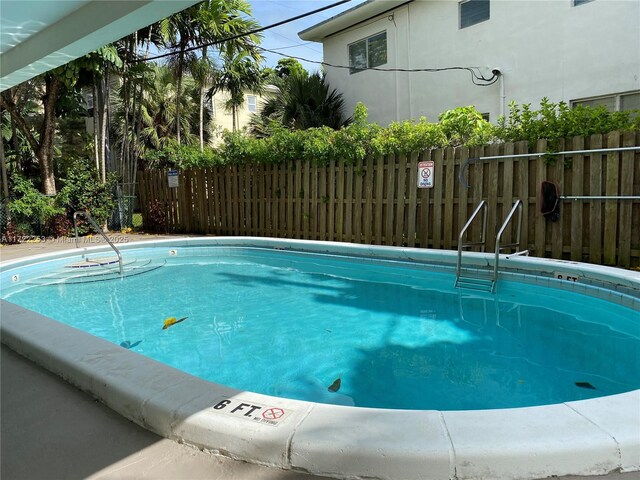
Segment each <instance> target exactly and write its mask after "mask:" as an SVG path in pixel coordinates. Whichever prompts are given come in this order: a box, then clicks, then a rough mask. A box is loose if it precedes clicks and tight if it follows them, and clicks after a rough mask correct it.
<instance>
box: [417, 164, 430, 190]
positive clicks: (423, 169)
mask: <svg viewBox="0 0 640 480" xmlns="http://www.w3.org/2000/svg"><path fill="white" fill-rule="evenodd" d="M433 165H434V163H433V162H431V161H430V162H420V163H418V188H433Z"/></svg>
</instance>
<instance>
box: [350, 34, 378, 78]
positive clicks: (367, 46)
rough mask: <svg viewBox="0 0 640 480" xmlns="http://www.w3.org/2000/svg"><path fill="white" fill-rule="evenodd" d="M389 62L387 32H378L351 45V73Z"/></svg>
mask: <svg viewBox="0 0 640 480" xmlns="http://www.w3.org/2000/svg"><path fill="white" fill-rule="evenodd" d="M385 63H387V32H381V33H377V34H375V35H373V36H371V37H368V38H365V39H363V40H359V41H357V42H355V43H352V44H351V45H349V67H350V68H349V73H356V72H360V71H362V70H366V69H367V68H373V67H379V66H380V65H384V64H385Z"/></svg>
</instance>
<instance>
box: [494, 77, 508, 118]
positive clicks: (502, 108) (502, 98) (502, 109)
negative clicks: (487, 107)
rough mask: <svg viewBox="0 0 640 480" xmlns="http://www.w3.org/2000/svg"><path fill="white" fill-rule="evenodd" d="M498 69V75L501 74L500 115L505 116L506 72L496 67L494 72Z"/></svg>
mask: <svg viewBox="0 0 640 480" xmlns="http://www.w3.org/2000/svg"><path fill="white" fill-rule="evenodd" d="M496 70H497V71H498V75H500V116H502V117H504V115H505V101H506V94H505V92H504V73H502V71H501V70H499V69H495V70H493V72H495V71H496Z"/></svg>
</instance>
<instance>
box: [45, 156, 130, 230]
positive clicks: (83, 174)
mask: <svg viewBox="0 0 640 480" xmlns="http://www.w3.org/2000/svg"><path fill="white" fill-rule="evenodd" d="M61 183H62V185H63V186H62V188H61V189H60V192H59V193H58V196H57V197H56V204H57V205H58V206H59V207H62V208H63V209H64V211H65V212H66V214H67V218H68V219H71V218H72V217H73V212H76V211H78V210H86V211H88V212H89V213H90V214H91V216H92V217H93V219H94V220H95V221H96V223H97V224H98V225H103V224H104V223H106V222H107V219H108V218H109V217H110V216H111V214H112V213H113V210H114V209H115V207H116V200H115V195H114V192H115V189H116V185H117V183H118V177H117V176H116V175H115V174H114V173H110V174H109V175H108V176H107V181H106V182H105V183H102V182H101V181H100V179H99V178H98V172H97V171H96V169H95V167H94V166H93V165H92V163H91V162H90V161H89V160H87V159H79V160H76V161H75V162H73V164H72V165H71V166H70V168H69V169H68V170H67V172H66V175H65V178H64V179H62V180H61ZM91 230H92V229H91V228H90V227H89V226H88V225H85V224H82V225H79V226H78V232H79V233H82V234H85V233H88V232H90V231H91Z"/></svg>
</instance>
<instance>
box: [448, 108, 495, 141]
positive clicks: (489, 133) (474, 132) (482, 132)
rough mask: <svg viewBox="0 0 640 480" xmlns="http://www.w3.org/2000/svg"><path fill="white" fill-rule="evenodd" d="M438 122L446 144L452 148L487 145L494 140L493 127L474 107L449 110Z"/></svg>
mask: <svg viewBox="0 0 640 480" xmlns="http://www.w3.org/2000/svg"><path fill="white" fill-rule="evenodd" d="M438 120H439V121H440V122H439V125H440V128H441V130H442V133H443V134H444V136H445V144H446V145H449V146H452V147H457V146H460V145H466V146H470V147H471V146H476V145H486V144H487V143H489V142H490V141H491V139H492V138H493V126H492V125H491V124H490V123H489V122H487V121H486V120H484V119H483V118H482V115H481V114H480V112H478V111H477V110H476V109H475V107H473V106H468V107H460V108H455V109H453V110H448V111H446V112H444V113H441V114H440V116H439V117H438Z"/></svg>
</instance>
